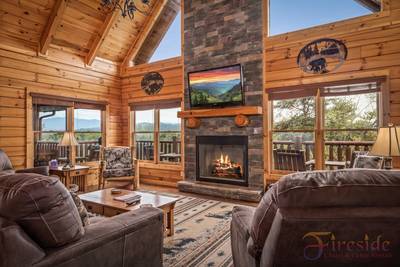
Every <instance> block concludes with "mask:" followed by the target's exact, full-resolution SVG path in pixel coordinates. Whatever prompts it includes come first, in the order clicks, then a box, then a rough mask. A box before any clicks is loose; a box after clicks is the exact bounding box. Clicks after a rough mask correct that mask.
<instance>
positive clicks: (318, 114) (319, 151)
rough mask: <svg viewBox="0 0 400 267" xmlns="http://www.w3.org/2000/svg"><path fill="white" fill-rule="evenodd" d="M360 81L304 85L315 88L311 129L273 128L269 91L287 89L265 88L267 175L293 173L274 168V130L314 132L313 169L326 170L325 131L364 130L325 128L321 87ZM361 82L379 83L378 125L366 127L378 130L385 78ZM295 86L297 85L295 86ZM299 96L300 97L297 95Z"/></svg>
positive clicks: (382, 114)
mask: <svg viewBox="0 0 400 267" xmlns="http://www.w3.org/2000/svg"><path fill="white" fill-rule="evenodd" d="M358 82H360V81H359V80H354V81H352V80H347V81H346V80H344V81H340V82H332V83H326V84H325V83H324V84H315V85H313V84H309V85H306V86H305V87H306V88H317V89H316V91H315V93H313V95H311V97H314V98H315V124H314V125H315V126H314V129H313V130H274V127H273V114H274V110H273V109H274V104H273V101H274V99H272V98H271V93H274V92H278V93H279V91H283V92H285V91H287V90H288V89H287V88H273V89H272V90H267V93H266V96H267V97H266V102H267V105H266V111H267V118H266V120H267V126H268V127H267V128H268V131H267V135H268V136H267V139H268V143H267V146H268V147H267V162H268V167H267V169H268V173H269V177H270V178H273V177H276V176H281V175H285V174H289V173H293V172H292V171H284V170H275V169H274V164H273V147H274V145H273V141H274V140H273V134H274V133H275V132H285V131H286V132H313V133H314V141H315V144H314V153H315V157H314V159H315V170H326V167H325V133H326V132H328V131H332V130H340V131H348V130H350V131H353V130H354V131H357V130H358V131H360V130H365V129H330V128H325V121H324V118H325V96H322V95H321V91H322V88H323V87H327V86H332V85H345V84H355V83H358ZM361 82H377V83H379V86H380V90H379V91H378V92H376V94H377V99H376V102H377V119H378V125H377V128H376V129H368V130H376V131H378V129H379V127H381V126H382V125H384V124H385V123H386V122H387V120H388V118H387V112H385V103H386V102H387V99H388V96H387V95H386V94H387V92H386V90H385V87H386V80H385V79H376V80H371V79H362V81H361ZM295 87H297V86H295ZM299 87H300V86H299ZM299 98H300V97H299ZM385 100H386V101H385Z"/></svg>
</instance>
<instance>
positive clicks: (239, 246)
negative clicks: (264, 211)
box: [231, 206, 257, 267]
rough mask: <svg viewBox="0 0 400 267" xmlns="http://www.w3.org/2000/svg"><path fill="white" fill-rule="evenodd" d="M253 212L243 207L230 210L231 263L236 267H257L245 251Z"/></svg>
mask: <svg viewBox="0 0 400 267" xmlns="http://www.w3.org/2000/svg"><path fill="white" fill-rule="evenodd" d="M254 211H255V208H252V207H243V206H236V207H234V208H233V210H232V222H231V247H232V257H233V263H234V265H235V266H236V267H251V266H256V265H257V263H256V259H255V258H253V257H252V256H251V255H250V254H249V252H248V250H247V242H248V241H249V240H250V227H251V221H252V219H253V216H254Z"/></svg>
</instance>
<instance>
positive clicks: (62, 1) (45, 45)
mask: <svg viewBox="0 0 400 267" xmlns="http://www.w3.org/2000/svg"><path fill="white" fill-rule="evenodd" d="M67 4H68V0H56V2H55V3H54V6H53V9H52V10H51V13H50V16H49V19H48V21H47V24H46V26H45V27H44V30H43V32H42V36H41V37H40V43H39V52H40V53H42V54H46V52H47V50H48V49H49V46H50V43H51V41H52V40H53V37H54V34H55V33H56V30H57V27H58V25H60V22H61V19H62V16H63V14H64V11H65V8H66V7H67Z"/></svg>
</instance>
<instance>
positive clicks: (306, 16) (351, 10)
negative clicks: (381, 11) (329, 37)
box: [270, 0, 371, 35]
mask: <svg viewBox="0 0 400 267" xmlns="http://www.w3.org/2000/svg"><path fill="white" fill-rule="evenodd" d="M367 14H371V11H369V10H368V9H366V8H365V7H363V6H362V5H360V4H358V3H357V2H356V1H355V0H318V1H317V0H270V35H276V34H280V33H286V32H291V31H296V30H300V29H305V28H310V27H313V26H316V25H322V24H326V23H330V22H335V21H340V20H344V19H349V18H354V17H358V16H363V15H367Z"/></svg>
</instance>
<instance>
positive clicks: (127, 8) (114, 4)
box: [101, 0, 150, 19]
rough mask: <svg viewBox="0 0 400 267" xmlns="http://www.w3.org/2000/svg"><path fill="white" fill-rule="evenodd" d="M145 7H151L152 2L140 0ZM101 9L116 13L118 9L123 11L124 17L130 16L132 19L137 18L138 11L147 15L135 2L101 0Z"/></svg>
mask: <svg viewBox="0 0 400 267" xmlns="http://www.w3.org/2000/svg"><path fill="white" fill-rule="evenodd" d="M140 1H141V2H142V4H143V5H146V6H149V4H150V0H140ZM101 7H102V8H104V9H106V10H108V11H109V12H114V11H115V10H116V9H119V10H121V15H122V17H124V18H125V17H126V16H128V17H129V18H130V19H133V18H134V17H135V12H136V11H138V12H139V13H142V14H144V15H147V13H146V12H145V11H144V10H141V9H139V8H138V6H137V5H136V4H135V1H134V0H123V1H122V0H101Z"/></svg>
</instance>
